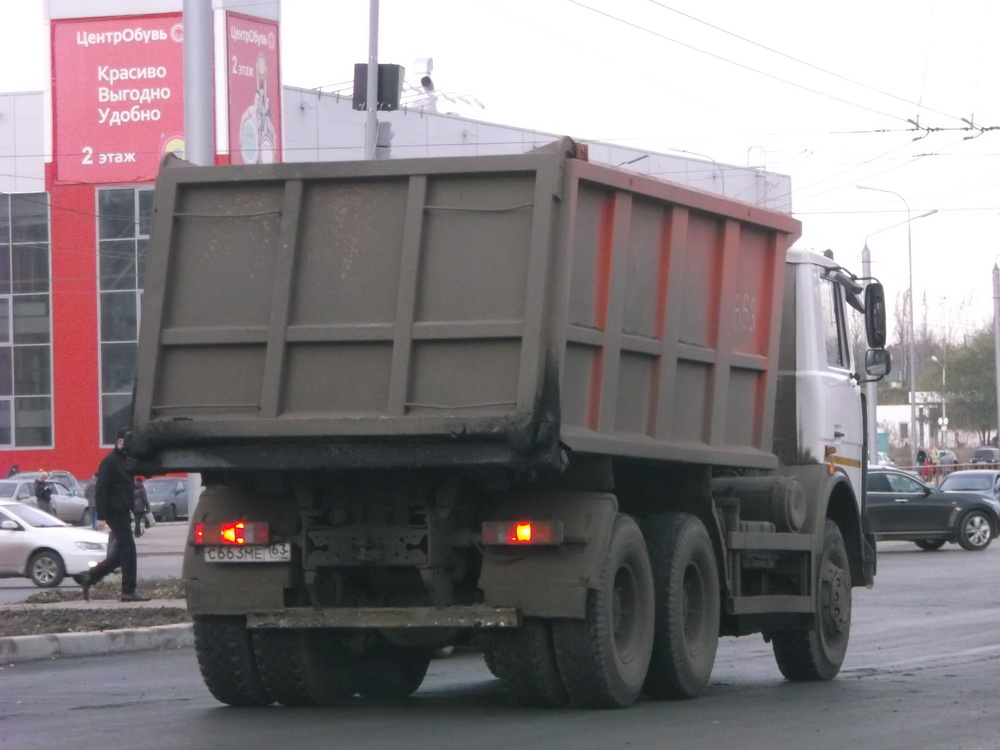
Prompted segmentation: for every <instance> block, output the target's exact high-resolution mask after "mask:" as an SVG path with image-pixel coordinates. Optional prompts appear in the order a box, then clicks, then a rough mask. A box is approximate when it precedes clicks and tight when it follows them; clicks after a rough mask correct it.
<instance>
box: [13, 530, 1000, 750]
mask: <svg viewBox="0 0 1000 750" xmlns="http://www.w3.org/2000/svg"><path fill="white" fill-rule="evenodd" d="M998 566H1000V544H995V545H994V546H992V547H990V548H989V549H988V550H986V551H985V552H983V553H970V552H964V551H962V550H960V549H959V548H958V547H956V546H954V545H948V546H947V547H946V548H945V549H944V550H941V551H940V552H933V553H926V552H920V551H918V550H917V548H916V547H915V546H914V545H912V544H903V543H891V544H884V545H881V546H880V562H879V575H878V578H877V581H876V587H875V588H874V589H872V590H864V589H861V590H858V589H855V600H854V603H855V607H854V627H853V631H852V637H851V647H850V649H849V652H848V658H847V661H846V663H845V665H844V669H843V671H842V672H841V675H840V676H839V677H838V678H837V679H836V680H833V681H832V682H827V683H809V684H793V683H788V682H785V681H784V680H783V679H782V678H781V676H780V674H779V673H778V670H777V667H776V666H775V664H774V658H773V656H772V655H771V651H770V647H769V646H767V645H766V644H764V643H763V642H762V640H761V639H760V637H759V636H749V637H746V638H739V639H733V638H726V639H723V641H722V642H721V644H720V649H719V656H718V659H717V662H716V667H715V671H714V673H713V677H712V683H711V687H710V692H709V694H708V695H706V696H704V697H702V698H699V699H697V700H694V701H685V702H651V701H641V702H640V703H638V704H637V705H635V706H633V707H632V708H630V709H627V710H623V711H572V710H566V711H545V710H539V709H524V708H520V707H517V706H514V705H512V704H511V703H509V702H508V701H507V700H506V699H505V698H504V696H503V694H502V693H501V692H500V689H499V685H498V683H497V681H496V680H494V679H493V677H492V676H491V675H490V673H489V672H488V671H487V670H486V668H485V666H484V665H483V664H482V660H481V658H480V656H479V655H478V654H475V653H471V652H470V653H458V654H456V655H455V656H452V657H451V658H449V659H444V660H439V661H435V662H433V663H432V664H431V670H430V672H429V674H428V677H427V679H426V681H425V682H424V685H423V686H422V687H421V689H420V690H419V691H418V692H417V693H416V694H415V695H414V696H412V697H411V698H409V699H406V700H403V701H397V702H391V703H377V702H369V701H362V700H360V699H356V700H353V701H351V702H350V703H348V704H347V705H346V706H344V707H338V708H329V709H286V708H282V707H278V706H273V707H270V708H266V709H231V708H227V707H224V706H221V705H220V704H218V703H216V702H215V701H214V700H213V699H212V697H211V696H210V695H209V694H208V692H207V691H206V690H205V688H204V686H203V685H202V682H201V678H200V676H199V674H198V669H197V665H196V662H195V658H194V653H193V651H192V650H190V649H184V650H180V651H173V652H139V653H131V654H123V655H119V656H101V657H82V658H76V659H71V658H65V659H55V660H52V661H46V662H25V663H19V664H16V665H14V666H8V667H5V668H3V669H2V671H0V717H2V718H0V746H3V747H11V748H18V749H19V750H23V749H29V748H45V749H46V750H50V749H51V748H52V747H65V746H69V745H70V744H72V746H73V747H75V748H106V747H108V746H109V745H113V744H115V743H121V742H126V743H128V744H132V745H135V746H137V747H142V748H184V747H196V748H200V747H213V748H241V749H243V748H250V747H271V746H276V745H279V744H280V745H281V746H284V747H289V748H292V747H294V748H312V747H324V748H327V747H336V748H338V749H339V748H392V747H406V748H452V747H470V748H473V747H474V748H521V747H554V748H563V747H572V746H577V747H581V748H605V747H607V748H618V747H629V748H636V747H643V748H645V747H650V748H680V749H682V750H684V749H686V748H698V749H699V750H701V749H702V748H710V747H719V748H722V747H725V748H740V749H741V750H743V749H749V750H755V749H756V748H769V749H773V748H807V747H808V748H811V749H816V750H825V749H826V748H831V749H833V748H836V749H837V750H848V749H853V748H879V749H882V748H885V749H889V748H907V749H908V750H913V749H914V748H964V749H966V750H971V749H978V748H990V749H991V750H992V748H996V747H998V746H1000V628H998V627H997V620H998V615H1000V587H998V586H997V585H996V583H995V582H996V579H997V572H998ZM70 738H72V739H70Z"/></svg>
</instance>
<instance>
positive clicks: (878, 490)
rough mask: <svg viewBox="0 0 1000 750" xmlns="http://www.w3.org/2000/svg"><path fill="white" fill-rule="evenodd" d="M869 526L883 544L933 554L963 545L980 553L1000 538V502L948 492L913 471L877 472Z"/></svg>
mask: <svg viewBox="0 0 1000 750" xmlns="http://www.w3.org/2000/svg"><path fill="white" fill-rule="evenodd" d="M959 473H960V472H955V473H954V474H950V475H949V476H948V478H949V479H950V478H951V477H955V476H958V475H959ZM868 523H869V527H870V530H871V531H872V532H873V533H874V534H875V536H876V538H878V539H883V540H895V541H909V542H914V543H915V544H916V545H917V546H918V547H920V549H922V550H928V551H930V550H936V549H940V548H941V547H943V546H944V545H945V543H946V542H953V543H954V542H957V543H958V544H959V545H960V546H961V547H962V549H965V550H969V551H971V552H978V551H981V550H984V549H986V548H987V547H989V546H990V542H991V541H992V540H993V538H994V537H995V536H996V535H997V534H998V533H1000V502H998V501H997V500H996V499H994V498H993V497H992V496H990V495H985V494H982V493H979V492H957V491H956V492H943V491H941V490H939V489H937V488H935V487H932V486H931V485H929V484H927V483H925V482H923V481H921V480H919V479H917V478H916V477H915V476H913V475H912V474H909V473H907V472H904V471H899V470H897V469H891V468H886V467H871V468H870V469H869V470H868Z"/></svg>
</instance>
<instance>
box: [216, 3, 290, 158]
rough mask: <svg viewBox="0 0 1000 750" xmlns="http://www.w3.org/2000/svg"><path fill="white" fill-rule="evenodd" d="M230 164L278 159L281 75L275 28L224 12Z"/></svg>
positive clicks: (276, 27)
mask: <svg viewBox="0 0 1000 750" xmlns="http://www.w3.org/2000/svg"><path fill="white" fill-rule="evenodd" d="M226 69H227V77H228V80H229V102H228V112H229V159H230V163H231V164H272V163H275V162H280V161H281V77H280V76H279V74H278V24H277V23H276V22H274V21H266V20H264V19H261V18H251V17H250V16H244V15H241V14H239V13H227V14H226Z"/></svg>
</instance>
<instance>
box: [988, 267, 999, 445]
mask: <svg viewBox="0 0 1000 750" xmlns="http://www.w3.org/2000/svg"><path fill="white" fill-rule="evenodd" d="M993 352H994V354H993V361H994V363H995V364H994V366H995V368H996V381H997V383H996V388H997V423H996V428H997V445H1000V267H998V266H997V263H996V260H995V259H994V261H993ZM986 437H987V439H988V438H989V435H987V436H986Z"/></svg>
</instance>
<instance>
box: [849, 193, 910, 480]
mask: <svg viewBox="0 0 1000 750" xmlns="http://www.w3.org/2000/svg"><path fill="white" fill-rule="evenodd" d="M857 187H858V188H859V189H860V190H875V191H876V192H879V193H888V194H889V195H895V196H896V197H897V198H899V199H900V200H901V201H903V205H904V206H905V207H906V247H907V252H908V257H909V266H910V290H909V297H910V299H909V305H908V307H909V311H908V313H909V317H910V320H909V330H908V334H909V337H910V465H911V466H916V465H917V443H916V437H917V375H916V367H915V364H916V361H917V356H916V346H915V344H914V341H913V339H914V333H913V227H912V226H911V225H912V224H913V218H912V214H911V213H910V204H909V203H907V202H906V198H904V197H903V196H901V195H900V194H899V193H897V192H895V191H893V190H885V189H884V188H876V187H869V186H868V185H858V186H857Z"/></svg>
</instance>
